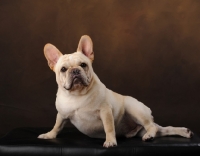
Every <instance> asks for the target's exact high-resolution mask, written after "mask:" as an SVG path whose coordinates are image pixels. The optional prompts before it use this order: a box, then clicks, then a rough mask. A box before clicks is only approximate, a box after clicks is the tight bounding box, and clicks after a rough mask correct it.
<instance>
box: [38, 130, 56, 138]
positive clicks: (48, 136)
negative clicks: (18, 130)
mask: <svg viewBox="0 0 200 156" xmlns="http://www.w3.org/2000/svg"><path fill="white" fill-rule="evenodd" d="M38 138H39V139H54V138H56V135H55V133H52V132H48V133H45V134H41V135H39V136H38Z"/></svg>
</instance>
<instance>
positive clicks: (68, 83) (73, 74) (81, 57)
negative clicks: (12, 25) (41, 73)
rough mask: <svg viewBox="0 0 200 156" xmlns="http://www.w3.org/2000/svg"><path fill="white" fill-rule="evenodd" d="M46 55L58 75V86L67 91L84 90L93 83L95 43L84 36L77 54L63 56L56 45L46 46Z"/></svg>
mask: <svg viewBox="0 0 200 156" xmlns="http://www.w3.org/2000/svg"><path fill="white" fill-rule="evenodd" d="M44 54H45V57H46V59H47V61H48V65H49V67H50V68H51V69H52V70H53V71H54V72H55V73H56V81H57V83H58V86H59V87H61V88H62V89H64V90H67V91H75V90H82V89H84V88H87V87H88V86H89V85H90V83H91V82H92V78H93V69H92V62H93V60H94V53H93V43H92V40H91V39H90V37H89V36H86V35H84V36H82V37H81V39H80V41H79V44H78V48H77V52H74V53H72V54H65V55H63V54H62V53H61V52H60V51H59V50H58V49H57V48H56V47H55V46H54V45H52V44H49V43H48V44H46V45H45V47H44Z"/></svg>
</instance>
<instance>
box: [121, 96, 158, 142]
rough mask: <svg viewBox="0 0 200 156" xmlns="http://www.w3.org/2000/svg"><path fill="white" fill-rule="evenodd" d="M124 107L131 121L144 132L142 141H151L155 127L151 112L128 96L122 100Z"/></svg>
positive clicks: (154, 134)
mask: <svg viewBox="0 0 200 156" xmlns="http://www.w3.org/2000/svg"><path fill="white" fill-rule="evenodd" d="M124 106H125V111H126V113H127V114H128V115H129V116H130V117H131V119H132V120H134V122H136V123H137V124H139V125H141V126H143V127H144V129H145V130H146V133H145V134H144V135H143V137H142V140H143V141H148V140H152V139H153V138H154V137H155V136H156V133H157V126H156V125H155V123H154V121H153V116H152V115H151V110H150V109H149V108H148V107H147V106H145V105H144V104H143V103H141V102H139V101H138V100H136V99H134V98H132V97H129V96H126V97H125V98H124Z"/></svg>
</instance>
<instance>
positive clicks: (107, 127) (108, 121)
mask: <svg viewBox="0 0 200 156" xmlns="http://www.w3.org/2000/svg"><path fill="white" fill-rule="evenodd" d="M100 118H101V120H102V122H103V126H104V131H105V133H106V141H105V142H104V144H103V146H104V147H106V148H108V147H113V146H116V145H117V141H116V137H115V126H114V118H113V114H112V110H111V108H110V107H105V108H102V109H101V110H100Z"/></svg>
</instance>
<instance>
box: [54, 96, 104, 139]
mask: <svg viewBox="0 0 200 156" xmlns="http://www.w3.org/2000/svg"><path fill="white" fill-rule="evenodd" d="M64 101H66V100H64ZM75 101H76V102H75ZM75 101H74V100H72V99H69V100H67V102H63V99H59V98H58V99H57V100H56V108H57V110H58V112H59V113H60V114H61V116H63V117H64V118H66V119H67V118H68V119H70V121H71V123H72V124H73V125H74V126H75V127H76V128H77V129H79V131H81V132H82V133H84V134H86V135H88V136H91V137H101V138H102V137H104V129H103V123H102V121H101V119H100V113H99V109H98V108H99V107H98V106H96V107H95V106H94V105H93V104H92V105H91V104H88V101H84V100H83V99H81V100H80V101H79V99H76V100H75Z"/></svg>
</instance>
